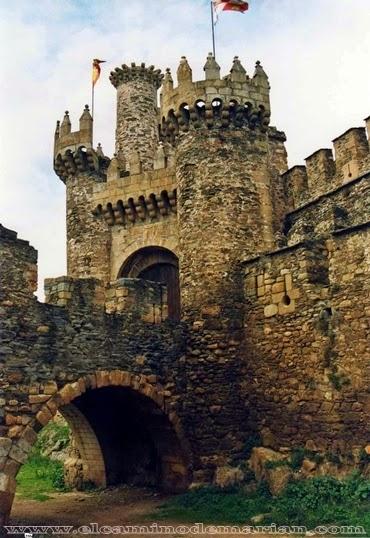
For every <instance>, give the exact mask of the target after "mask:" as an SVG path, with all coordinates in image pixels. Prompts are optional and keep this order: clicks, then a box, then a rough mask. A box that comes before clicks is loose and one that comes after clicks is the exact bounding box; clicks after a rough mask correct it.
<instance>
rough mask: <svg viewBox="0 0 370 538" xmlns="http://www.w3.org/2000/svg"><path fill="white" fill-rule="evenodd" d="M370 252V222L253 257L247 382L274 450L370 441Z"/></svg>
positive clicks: (342, 447) (257, 420) (259, 425)
mask: <svg viewBox="0 0 370 538" xmlns="http://www.w3.org/2000/svg"><path fill="white" fill-rule="evenodd" d="M369 256H370V250H369V231H368V226H367V227H366V225H364V226H363V228H361V227H359V228H356V227H355V228H347V229H346V230H343V231H340V232H335V233H334V234H332V235H331V236H330V237H329V238H327V239H326V240H325V239H323V240H321V241H313V242H311V243H300V244H297V245H295V246H292V247H289V248H286V249H283V250H280V251H277V252H275V253H271V254H268V255H266V256H264V257H260V258H258V259H256V260H251V261H250V262H247V263H246V280H245V283H246V297H247V303H246V316H245V339H246V340H245V352H244V361H245V366H244V375H245V377H244V380H243V381H242V386H244V394H245V398H246V399H247V400H248V402H249V403H248V407H249V409H250V410H251V414H252V415H253V418H252V417H251V423H252V422H254V424H255V427H256V429H258V430H259V431H262V430H263V429H266V428H268V429H269V430H270V431H271V432H272V437H271V436H270V446H272V445H274V446H272V448H277V447H281V446H292V445H293V446H294V445H295V446H304V445H305V443H307V442H309V445H311V446H316V447H317V448H318V449H320V450H322V451H332V452H336V451H340V452H342V453H346V452H347V453H348V452H351V451H352V450H353V449H354V448H362V449H363V448H364V447H365V446H366V444H368V440H369V436H368V428H367V426H366V424H367V423H368V421H369V413H370V397H369V393H368V385H369V376H370V369H369V355H368V348H367V346H366V338H367V336H366V335H368V330H369V326H368V310H369V306H370V302H369V294H366V293H365V294H364V293H363V290H365V289H366V288H367V287H368V281H369V267H370V263H369ZM271 439H272V440H271Z"/></svg>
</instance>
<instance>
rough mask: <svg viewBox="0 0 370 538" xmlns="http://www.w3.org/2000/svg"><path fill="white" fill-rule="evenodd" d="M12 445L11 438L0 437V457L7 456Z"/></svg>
mask: <svg viewBox="0 0 370 538" xmlns="http://www.w3.org/2000/svg"><path fill="white" fill-rule="evenodd" d="M11 446H12V440H11V439H9V437H0V457H4V456H7V455H8V454H9V451H10V448H11Z"/></svg>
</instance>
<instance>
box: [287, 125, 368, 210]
mask: <svg viewBox="0 0 370 538" xmlns="http://www.w3.org/2000/svg"><path fill="white" fill-rule="evenodd" d="M365 122H366V127H367V131H368V137H369V136H370V119H369V118H366V120H365ZM368 137H367V136H366V129H365V127H352V128H350V129H348V130H347V131H346V132H345V133H343V134H342V135H340V136H338V137H337V138H335V139H334V140H333V145H334V153H335V158H334V156H333V151H332V150H331V149H319V150H317V151H315V152H314V153H312V154H311V155H309V156H308V157H307V158H306V159H305V161H306V166H293V168H290V169H289V170H288V171H287V172H285V173H284V174H283V175H282V176H281V177H282V179H283V182H284V185H285V192H286V197H287V201H288V206H289V207H290V208H291V209H296V208H297V207H299V206H300V205H303V204H305V203H307V202H309V201H310V200H313V199H315V198H317V197H319V196H321V195H323V194H325V193H327V192H329V191H332V190H334V189H336V188H338V187H340V186H341V185H343V184H345V183H347V182H349V181H352V180H354V179H356V178H357V177H359V176H360V175H362V174H364V173H365V172H367V171H368V170H370V153H369V140H368Z"/></svg>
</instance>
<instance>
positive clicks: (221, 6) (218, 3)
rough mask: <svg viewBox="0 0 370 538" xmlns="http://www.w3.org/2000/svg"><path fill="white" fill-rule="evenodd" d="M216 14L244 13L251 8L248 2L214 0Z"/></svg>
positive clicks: (240, 0)
mask: <svg viewBox="0 0 370 538" xmlns="http://www.w3.org/2000/svg"><path fill="white" fill-rule="evenodd" d="M212 1H213V7H214V9H215V11H216V13H219V12H220V11H238V12H239V13H244V11H247V9H248V8H249V5H248V2H245V1H244V0H212Z"/></svg>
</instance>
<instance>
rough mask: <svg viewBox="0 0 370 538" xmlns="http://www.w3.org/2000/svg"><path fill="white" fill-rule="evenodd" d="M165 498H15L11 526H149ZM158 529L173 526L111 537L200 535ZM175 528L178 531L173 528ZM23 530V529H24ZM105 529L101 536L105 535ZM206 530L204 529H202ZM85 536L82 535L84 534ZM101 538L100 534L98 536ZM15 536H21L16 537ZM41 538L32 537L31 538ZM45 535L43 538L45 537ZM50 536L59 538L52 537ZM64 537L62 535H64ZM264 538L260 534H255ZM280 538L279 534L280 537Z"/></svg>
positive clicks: (135, 493)
mask: <svg viewBox="0 0 370 538" xmlns="http://www.w3.org/2000/svg"><path fill="white" fill-rule="evenodd" d="M165 500H166V497H165V496H163V495H160V494H158V493H155V492H153V491H151V490H147V489H133V488H125V487H121V488H114V489H108V490H105V491H103V492H92V493H81V492H72V493H63V494H53V496H52V498H50V499H49V500H47V501H45V502H39V501H31V500H25V499H21V498H19V497H16V499H15V501H14V505H13V510H12V515H11V521H10V525H25V526H31V525H32V526H34V525H72V526H73V527H74V529H77V528H79V527H81V526H86V525H88V526H90V524H91V523H97V525H98V526H99V527H101V526H111V527H117V526H118V525H120V526H122V525H126V526H132V525H139V526H143V525H148V526H150V525H151V524H152V523H156V519H155V512H156V509H157V508H158V507H159V505H161V504H162V503H163V502H165ZM157 523H158V525H161V526H173V527H174V529H169V530H168V532H167V531H166V532H164V531H163V530H162V531H161V530H159V529H158V532H157V533H155V534H154V533H152V532H146V531H145V530H144V529H141V531H140V530H138V531H137V532H135V533H133V532H130V529H128V530H127V533H124V534H123V533H121V532H112V535H114V536H126V537H128V536H137V534H139V535H140V536H149V535H150V536H168V537H179V536H194V535H196V534H200V533H199V532H197V529H196V528H195V527H194V525H192V524H191V523H190V524H189V523H184V524H182V523H179V522H178V521H177V522H174V521H172V522H171V521H157ZM182 526H187V527H192V528H190V529H180V528H179V527H182ZM176 527H177V529H175V528H176ZM24 530H26V529H24ZM91 530H92V532H88V535H90V536H94V535H95V536H96V535H97V534H96V531H95V529H94V527H92V529H91ZM107 530H109V529H104V531H103V532H104V535H107V534H108V533H107ZM203 530H205V529H203ZM73 534H74V535H76V534H78V535H81V536H82V535H83V534H82V533H80V532H77V531H75V532H73ZM86 534H87V533H85V535H86ZM100 534H101V535H103V533H102V532H101V533H100ZM200 535H201V536H203V537H211V536H216V535H215V534H213V533H208V532H204V534H203V533H202V534H200ZM18 536H24V534H23V535H18ZM40 536H43V535H42V534H36V533H35V534H34V535H33V538H36V537H40ZM44 536H46V535H44ZM53 536H62V535H61V534H53ZM64 536H65V535H64ZM217 536H218V538H223V537H226V536H230V534H224V533H220V534H217ZM234 536H235V534H234ZM258 536H259V537H260V538H263V536H265V535H263V534H258ZM280 536H281V535H280Z"/></svg>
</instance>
